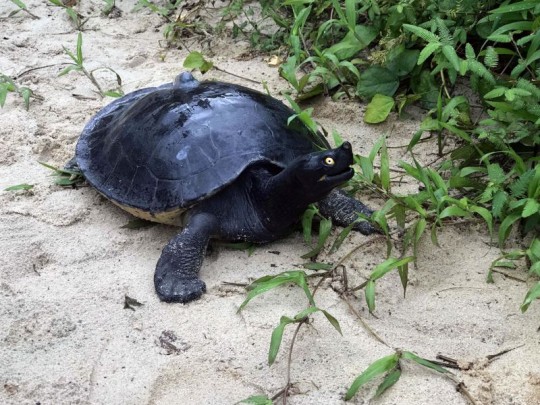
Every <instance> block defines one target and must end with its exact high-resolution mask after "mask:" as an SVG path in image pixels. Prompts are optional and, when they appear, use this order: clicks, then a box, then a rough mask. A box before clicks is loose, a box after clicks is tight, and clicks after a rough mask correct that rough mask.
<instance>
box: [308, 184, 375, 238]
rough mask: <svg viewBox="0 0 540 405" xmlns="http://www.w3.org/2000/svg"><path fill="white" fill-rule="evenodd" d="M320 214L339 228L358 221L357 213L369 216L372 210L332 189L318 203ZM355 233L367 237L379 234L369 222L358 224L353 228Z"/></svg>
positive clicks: (340, 191)
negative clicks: (328, 218) (375, 233)
mask: <svg viewBox="0 0 540 405" xmlns="http://www.w3.org/2000/svg"><path fill="white" fill-rule="evenodd" d="M318 206H319V210H320V211H321V214H323V215H324V216H325V217H330V218H331V219H332V222H333V223H334V224H336V225H339V226H349V225H350V224H352V223H353V222H354V221H356V220H357V219H358V215H357V213H358V212H359V213H361V214H364V215H367V216H370V215H371V214H372V213H373V210H372V209H371V208H369V207H367V206H366V205H364V204H362V203H361V202H360V201H358V200H356V199H354V198H352V197H349V196H348V195H347V194H346V193H345V192H344V191H342V190H339V189H334V190H332V191H331V192H330V194H328V196H326V197H325V198H324V199H322V200H321V201H319V203H318ZM353 229H354V230H355V231H358V232H360V233H363V234H364V235H369V234H372V233H374V232H379V231H378V230H377V229H376V228H374V227H373V225H371V224H370V223H369V222H367V221H362V222H358V223H357V224H355V225H354V226H353Z"/></svg>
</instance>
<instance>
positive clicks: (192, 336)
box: [0, 0, 540, 405]
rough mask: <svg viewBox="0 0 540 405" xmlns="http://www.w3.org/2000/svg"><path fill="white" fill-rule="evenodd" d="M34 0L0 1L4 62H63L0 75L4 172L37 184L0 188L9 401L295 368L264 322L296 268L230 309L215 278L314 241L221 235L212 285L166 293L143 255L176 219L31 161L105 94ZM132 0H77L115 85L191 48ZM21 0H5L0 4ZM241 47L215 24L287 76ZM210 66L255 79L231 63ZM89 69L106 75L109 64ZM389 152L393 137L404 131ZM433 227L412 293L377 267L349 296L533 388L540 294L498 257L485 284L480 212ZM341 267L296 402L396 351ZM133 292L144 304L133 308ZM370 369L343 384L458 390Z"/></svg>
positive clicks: (370, 138) (499, 378)
mask: <svg viewBox="0 0 540 405" xmlns="http://www.w3.org/2000/svg"><path fill="white" fill-rule="evenodd" d="M26 4H27V5H28V7H29V8H30V9H31V10H32V11H33V13H34V14H36V15H38V16H39V17H40V19H39V20H33V19H31V18H30V17H29V16H28V15H25V14H23V13H20V14H18V15H16V16H14V17H11V18H4V19H2V20H1V21H0V25H1V27H2V28H1V30H0V31H1V37H2V38H1V39H0V41H1V42H0V44H1V45H0V72H2V73H4V74H7V75H10V76H17V75H21V73H22V72H24V71H27V70H28V69H32V68H40V67H43V66H47V65H55V66H51V67H46V68H41V69H37V70H33V71H31V72H28V73H25V74H24V75H22V77H20V79H19V83H20V84H22V85H26V86H28V87H30V88H32V89H34V90H35V92H36V93H37V94H38V95H40V96H41V97H43V100H42V101H38V100H32V103H31V106H30V110H29V111H25V110H24V108H23V105H22V102H21V99H20V98H19V97H17V96H15V95H13V94H10V95H8V100H7V102H6V105H5V106H4V108H3V109H2V110H0V117H1V119H0V188H1V189H2V190H3V189H4V188H5V187H7V186H11V185H14V184H20V183H30V184H33V185H35V187H34V188H33V189H32V190H31V191H28V192H24V191H20V192H4V191H2V192H0V252H1V253H0V325H1V326H0V382H1V385H0V403H2V404H37V403H40V404H68V403H81V404H233V403H236V402H237V401H239V400H242V399H244V398H246V397H248V396H250V395H256V394H266V395H269V396H272V395H274V394H276V393H277V392H278V391H279V390H280V389H281V388H282V387H283V385H284V383H285V379H286V372H287V356H286V351H285V350H283V348H285V349H286V348H288V346H289V343H290V340H291V337H292V328H291V329H290V330H287V331H286V333H285V336H284V342H283V348H282V351H281V352H280V354H279V355H278V358H277V361H276V363H275V364H274V365H273V366H271V367H270V366H268V365H267V361H266V359H267V351H268V344H269V340H270V335H271V332H272V329H273V328H274V327H275V326H276V325H277V323H278V322H279V318H280V316H282V315H288V316H293V315H294V314H296V313H297V312H299V311H300V310H302V309H303V308H304V307H305V305H306V300H305V297H303V295H302V293H301V292H300V291H299V290H298V289H297V288H293V287H283V288H280V289H278V290H276V291H273V292H270V293H268V294H266V295H265V296H262V297H259V298H256V300H254V301H253V302H252V303H251V304H250V305H248V307H247V308H246V309H245V310H244V311H243V312H242V313H241V314H237V309H238V306H239V305H240V303H241V302H242V301H243V300H244V298H245V292H244V290H243V289H242V288H240V287H231V286H228V285H224V284H223V282H224V281H227V282H237V283H242V282H247V281H248V280H250V279H253V278H257V277H260V276H263V275H266V274H274V273H278V272H281V271H285V270H288V269H292V268H295V267H296V266H297V265H298V263H301V262H302V259H301V258H300V256H301V254H303V253H305V252H306V251H307V249H308V247H307V246H306V245H305V244H304V243H303V241H302V239H301V237H300V235H299V234H294V235H292V236H290V237H289V238H287V239H285V240H283V241H280V242H276V243H273V244H271V245H268V246H262V247H260V248H258V249H256V250H255V252H254V253H253V254H252V255H251V256H249V255H248V254H247V253H246V252H239V251H234V250H227V249H224V248H219V247H216V248H214V249H213V250H212V252H211V253H210V254H209V255H208V257H207V258H206V260H205V263H204V266H203V269H202V278H203V279H204V280H205V281H206V283H207V286H208V293H207V294H206V295H204V296H203V298H202V299H200V300H198V301H196V302H193V303H190V304H188V305H180V304H165V303H161V302H160V301H159V300H158V299H157V297H156V295H155V294H154V288H153V281H152V275H153V269H154V266H155V263H156V261H157V259H158V257H159V254H160V252H161V249H162V248H163V246H164V245H165V243H166V242H167V240H168V239H169V238H170V237H172V236H173V235H174V234H175V233H176V232H177V229H175V228H172V227H167V226H162V225H158V226H154V227H151V228H144V229H138V230H129V229H124V228H122V226H123V225H125V224H126V223H127V222H128V221H129V220H130V219H131V218H130V216H129V215H128V214H126V213H124V212H123V211H121V210H120V209H118V208H116V207H115V206H114V205H113V204H111V203H109V202H108V201H106V200H105V199H104V198H102V197H101V196H100V195H99V194H97V193H96V192H95V191H94V190H92V189H90V188H87V187H86V188H79V189H62V188H60V187H58V186H55V185H53V184H52V180H51V178H50V177H49V174H50V173H48V171H47V170H46V169H44V168H43V167H42V166H40V165H39V164H38V163H37V161H46V162H49V163H52V164H55V165H58V166H62V165H63V163H64V162H66V161H67V160H68V159H69V158H70V157H71V156H72V154H73V151H74V146H75V143H76V140H77V137H78V135H79V133H80V131H81V130H82V128H83V126H84V124H85V122H86V121H87V120H88V119H89V118H90V117H91V116H92V115H93V114H95V113H96V112H97V111H98V110H99V108H101V107H103V106H104V105H106V104H107V103H109V102H110V101H111V99H110V98H106V99H101V98H100V97H99V96H97V95H96V94H95V93H94V89H93V87H92V85H91V83H90V82H89V81H88V80H87V79H86V78H85V77H84V76H82V75H81V74H79V73H77V72H72V73H70V74H68V75H66V76H62V77H58V76H57V75H58V73H59V71H60V70H61V69H62V68H63V67H64V66H62V65H57V64H60V63H63V62H68V58H67V56H66V55H65V53H64V52H63V50H62V46H63V45H64V46H66V47H67V48H68V49H74V48H75V43H76V32H75V31H74V30H73V27H72V25H71V23H70V21H69V20H68V19H67V17H66V15H65V13H64V12H63V10H60V9H58V8H56V7H53V6H52V5H50V4H47V2H45V1H39V0H26ZM134 4H135V1H134V0H129V1H127V0H124V1H118V0H117V5H118V6H119V8H120V9H121V10H122V11H123V14H122V16H121V17H120V18H118V19H109V18H106V17H102V16H100V14H99V10H100V9H101V7H102V3H101V2H99V1H83V2H82V9H81V12H82V14H84V15H91V16H92V17H91V18H90V20H89V21H88V23H87V25H86V30H85V31H84V33H83V38H84V45H83V51H84V55H85V57H86V63H87V65H88V66H89V67H90V68H95V67H98V66H109V67H111V68H113V69H114V70H116V71H117V72H118V73H119V74H120V75H121V77H122V79H123V81H124V90H125V91H126V92H129V91H133V90H135V89H138V88H141V87H146V86H150V85H157V84H161V83H165V82H169V81H171V80H172V79H173V78H174V76H175V75H176V74H177V73H179V72H180V71H181V70H182V68H181V66H182V62H183V59H184V57H185V56H186V53H185V51H177V50H165V49H163V48H160V45H159V42H160V41H161V40H162V34H161V32H160V30H161V28H162V27H161V20H160V19H159V18H158V17H157V16H155V15H151V14H149V13H148V12H145V11H142V12H139V13H133V12H131V10H132V9H133V6H134ZM14 9H15V6H13V5H12V3H11V2H9V1H7V0H3V1H2V3H1V4H0V16H7V14H8V13H9V12H10V11H11V10H14ZM243 50H244V48H243V46H242V45H241V44H232V43H223V42H219V43H218V42H215V46H214V52H215V56H214V57H213V60H214V62H215V63H216V64H217V65H218V66H219V67H220V68H222V69H225V70H227V71H230V72H234V73H236V74H238V75H240V76H244V77H249V78H251V79H253V80H256V81H259V82H260V81H263V80H265V81H267V82H268V85H269V88H270V89H271V90H272V91H273V93H274V94H279V90H280V89H284V88H286V84H285V83H284V82H283V81H282V80H280V79H279V78H278V75H277V71H276V69H275V68H272V67H269V66H268V65H267V64H266V63H265V62H264V61H263V60H262V59H261V58H251V59H249V60H246V58H239V57H238V56H239V55H240V54H241V53H242V51H243ZM208 77H209V78H218V79H222V80H227V81H232V82H236V83H242V84H244V85H247V86H251V87H253V88H256V89H258V90H262V86H260V85H256V84H253V83H251V82H248V81H246V80H241V79H239V78H236V77H233V76H230V75H227V74H225V73H222V72H216V71H214V72H210V73H209V74H208ZM99 79H100V80H101V83H104V84H105V87H107V86H111V85H112V84H113V79H114V78H113V77H112V76H111V75H107V74H103V75H101V76H100V77H99ZM315 114H316V117H317V119H319V120H320V122H321V123H322V124H323V125H324V126H325V127H326V128H329V129H331V128H336V129H338V130H339V131H341V133H342V134H344V136H345V137H346V138H347V139H348V140H350V141H351V142H352V143H353V145H354V147H355V150H356V152H357V153H365V152H367V151H368V150H369V148H370V147H371V145H372V144H373V142H374V141H375V139H377V138H378V137H379V136H380V135H381V134H382V133H384V132H388V131H391V130H392V129H393V130H392V132H391V135H390V138H389V143H390V144H391V145H403V144H406V143H407V142H408V139H409V137H410V135H411V133H413V131H415V130H416V128H417V122H415V121H414V120H412V119H404V120H401V121H398V120H397V119H396V118H395V117H394V118H392V119H391V120H390V122H389V123H387V124H384V125H381V126H377V127H367V126H366V125H364V124H363V122H362V114H363V108H362V107H361V106H359V105H358V104H356V103H341V104H336V103H332V102H328V101H325V102H318V103H317V104H316V105H315ZM392 152H393V153H394V155H395V156H394V158H395V159H399V158H400V157H401V155H399V153H402V152H400V149H392ZM426 159H428V158H427V157H426ZM429 160H431V158H429ZM396 161H397V160H396ZM380 204H381V202H377V201H374V202H373V205H374V206H378V205H380ZM368 239H369V237H364V236H362V235H352V236H351V237H350V238H349V239H348V240H347V241H346V243H345V245H344V246H343V247H342V248H341V249H340V251H339V252H337V253H336V254H335V255H334V256H327V255H322V256H321V257H320V260H324V261H327V262H336V261H337V260H339V259H340V258H341V257H342V256H343V255H345V254H346V253H347V252H349V251H350V250H352V249H353V248H354V247H355V246H357V245H359V244H361V243H365V242H366V241H367V240H368ZM440 244H441V247H440V248H436V247H434V246H433V245H432V244H431V242H430V241H429V240H427V239H426V240H424V241H422V244H421V247H420V251H419V257H418V266H417V267H416V268H414V269H412V270H411V274H410V278H411V280H410V285H409V289H408V292H407V297H406V298H405V299H404V298H403V294H402V290H401V286H400V281H399V277H398V276H397V275H396V274H390V275H389V276H388V277H385V278H384V279H382V280H381V281H380V282H379V283H378V284H377V308H376V312H375V315H376V317H375V316H370V315H369V314H368V312H367V309H366V305H365V303H364V299H363V294H362V293H360V294H359V295H358V298H357V299H353V300H351V304H352V306H353V308H355V310H356V311H357V312H358V313H359V314H360V315H361V316H362V317H363V319H364V321H365V322H366V323H367V324H368V325H370V327H371V328H372V329H373V330H374V331H376V333H377V334H379V335H380V336H381V337H382V338H383V339H384V340H385V341H386V342H387V343H388V345H389V346H390V347H395V348H402V349H404V350H410V351H413V352H415V353H417V354H419V355H420V356H423V357H426V358H435V356H436V355H437V354H438V353H443V354H445V355H447V356H449V357H452V358H455V359H458V360H459V361H461V362H464V363H465V362H472V364H471V365H470V367H469V369H468V370H464V371H461V372H460V371H458V372H456V375H457V378H458V379H460V380H463V381H464V382H465V384H466V386H467V387H468V390H469V392H470V393H471V395H472V396H473V398H474V399H475V400H476V401H477V403H478V404H497V405H506V404H523V405H525V404H528V405H533V404H538V403H540V333H539V332H538V326H539V319H540V305H532V306H531V308H530V309H529V311H528V312H527V313H526V314H524V315H523V314H521V313H520V312H519V304H520V302H521V300H522V299H523V296H524V294H525V292H526V290H527V284H526V283H523V282H519V281H516V280H513V279H510V278H506V277H504V276H501V275H496V276H495V279H496V283H495V284H486V282H485V278H486V273H487V269H488V266H489V264H490V262H491V261H492V260H493V259H494V258H495V257H497V255H498V250H497V249H496V248H490V247H489V237H488V235H487V234H486V233H485V231H484V229H483V227H482V226H481V225H461V226H450V227H447V228H446V229H445V230H443V231H442V232H441V234H440ZM384 252H385V245H384V244H383V243H382V242H374V243H372V244H368V245H366V247H365V248H362V249H360V250H359V251H357V252H356V253H355V254H354V255H352V257H351V258H350V259H349V260H347V261H346V262H345V265H346V269H347V274H348V277H349V283H350V284H351V285H355V284H358V283H361V282H362V281H363V280H365V277H366V276H367V275H368V274H369V273H370V271H371V270H372V269H373V267H374V266H375V265H376V264H377V263H380V262H381V261H382V260H384ZM516 275H517V276H518V277H522V278H525V277H526V275H525V274H524V273H523V272H516ZM338 281H339V280H338V279H336V280H333V281H332V282H330V281H329V282H328V283H326V284H324V285H323V286H324V288H322V289H321V290H320V291H319V292H318V293H317V295H316V301H317V303H318V305H319V306H320V307H321V308H325V309H327V310H328V311H329V312H331V313H332V314H333V315H334V316H335V317H336V318H337V319H338V320H339V321H340V323H341V327H342V329H343V337H341V336H340V335H339V334H338V333H337V332H336V331H335V330H334V329H333V328H332V327H331V326H330V324H329V323H328V322H327V321H326V320H325V319H324V317H322V316H320V315H319V314H316V315H314V316H313V322H312V323H311V324H310V325H309V326H307V327H303V328H302V329H301V331H300V334H299V337H298V340H297V343H296V346H295V349H294V353H293V363H292V368H291V379H292V381H293V382H294V387H293V388H292V389H291V394H292V395H291V396H290V397H289V403H291V404H340V403H342V402H343V401H342V398H343V395H344V393H345V391H346V389H347V388H348V386H349V385H350V384H351V383H352V381H353V380H354V378H355V377H356V375H358V374H359V373H360V372H362V371H363V370H365V369H366V367H367V366H368V365H369V364H370V363H371V362H373V361H374V360H376V359H378V358H380V357H382V356H385V355H388V354H391V353H392V349H390V348H388V347H387V346H385V345H383V344H381V343H379V342H378V341H377V340H375V339H374V338H373V337H372V336H371V335H370V333H369V332H368V331H367V330H366V329H365V328H364V327H363V326H362V324H361V323H360V322H359V321H358V318H357V317H356V315H355V314H354V313H353V312H352V311H351V310H350V309H349V307H348V306H347V304H346V303H345V302H344V301H343V300H342V299H340V298H339V295H338V293H336V291H335V290H334V289H333V288H332V286H338V285H339V282H338ZM126 294H127V295H129V296H130V297H133V298H135V299H137V300H138V301H140V302H141V303H143V304H144V305H143V306H140V307H137V308H136V309H135V310H129V309H124V296H125V295H126ZM167 342H169V343H170V344H167ZM171 344H172V345H171ZM512 348H516V349H515V350H513V351H510V352H508V353H506V354H504V355H502V356H500V357H497V358H496V359H494V360H493V361H491V362H489V361H487V360H486V356H488V355H492V354H496V353H499V352H501V351H503V350H505V349H512ZM375 388H376V385H374V384H371V385H369V386H368V387H367V389H365V390H362V391H361V392H360V393H359V394H358V395H357V396H356V397H355V398H354V399H353V400H352V401H351V402H352V403H356V404H367V403H370V404H434V403H439V404H466V403H468V401H467V400H466V399H465V397H464V396H463V395H462V394H461V393H459V392H457V391H456V389H455V384H454V383H452V382H451V381H450V380H448V379H446V378H444V377H441V376H440V375H438V374H437V373H434V372H431V371H428V370H426V369H423V368H421V367H418V366H415V365H411V364H409V363H405V364H404V371H403V375H402V378H401V380H400V381H399V382H398V383H397V384H396V385H395V386H394V387H393V388H392V389H390V390H389V391H388V392H387V393H386V394H384V395H383V396H382V397H381V398H379V399H377V400H371V399H370V398H371V397H372V396H373V393H374V390H375Z"/></svg>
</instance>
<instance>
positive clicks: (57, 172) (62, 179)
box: [39, 162, 85, 187]
mask: <svg viewBox="0 0 540 405" xmlns="http://www.w3.org/2000/svg"><path fill="white" fill-rule="evenodd" d="M39 164H40V165H42V166H45V167H46V168H47V169H50V170H52V171H53V173H52V175H53V176H54V177H55V179H54V183H55V184H57V185H59V186H63V187H73V186H77V185H79V184H82V183H84V181H85V179H84V176H83V175H82V173H81V172H80V171H79V170H76V169H60V168H58V167H54V166H52V165H50V164H48V163H45V162H39Z"/></svg>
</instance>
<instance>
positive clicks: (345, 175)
mask: <svg viewBox="0 0 540 405" xmlns="http://www.w3.org/2000/svg"><path fill="white" fill-rule="evenodd" d="M353 176H354V170H353V168H352V167H346V168H345V169H344V170H343V171H341V172H339V173H336V174H324V175H323V176H321V178H320V179H319V180H318V181H325V182H330V183H335V184H340V183H344V182H346V181H347V180H349V179H351V178H352V177H353Z"/></svg>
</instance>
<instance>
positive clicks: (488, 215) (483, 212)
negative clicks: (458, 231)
mask: <svg viewBox="0 0 540 405" xmlns="http://www.w3.org/2000/svg"><path fill="white" fill-rule="evenodd" d="M469 210H470V211H471V212H475V213H477V214H478V215H480V216H481V217H482V218H483V219H484V221H486V224H487V227H488V229H489V235H490V236H492V235H493V217H492V216H491V213H490V212H489V211H488V210H487V209H486V208H483V207H478V206H476V205H472V206H470V207H469Z"/></svg>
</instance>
